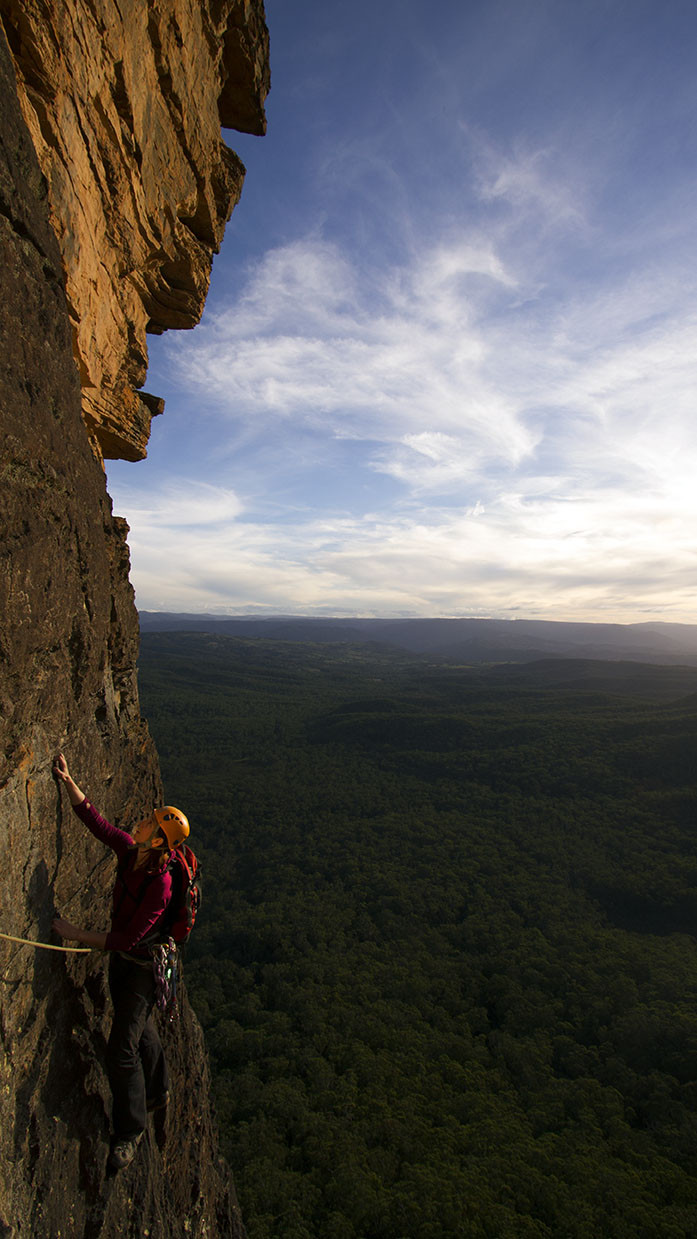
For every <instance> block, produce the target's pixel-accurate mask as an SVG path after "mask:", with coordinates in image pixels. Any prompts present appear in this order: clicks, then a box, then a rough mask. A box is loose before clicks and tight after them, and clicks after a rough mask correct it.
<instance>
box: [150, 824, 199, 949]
mask: <svg viewBox="0 0 697 1239" xmlns="http://www.w3.org/2000/svg"><path fill="white" fill-rule="evenodd" d="M169 872H170V874H171V877H172V898H171V899H170V901H169V904H168V905H167V909H166V911H165V914H164V917H163V920H162V924H161V926H160V928H159V933H158V936H159V937H164V938H174V941H175V942H176V944H177V946H181V945H182V943H184V942H186V940H187V938H188V937H189V934H190V933H191V931H192V929H193V927H194V924H195V922H196V917H197V916H198V912H199V908H200V907H201V869H200V867H199V863H198V861H197V859H196V857H195V855H194V853H193V852H192V851H191V848H190V847H189V846H188V844H186V843H181V844H180V845H179V847H176V848H174V849H173V851H172V854H171V856H170V861H169Z"/></svg>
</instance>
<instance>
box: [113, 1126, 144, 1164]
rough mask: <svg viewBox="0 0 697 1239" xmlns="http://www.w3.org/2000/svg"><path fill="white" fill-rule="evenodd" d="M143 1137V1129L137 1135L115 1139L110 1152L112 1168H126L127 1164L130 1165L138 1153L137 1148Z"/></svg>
mask: <svg viewBox="0 0 697 1239" xmlns="http://www.w3.org/2000/svg"><path fill="white" fill-rule="evenodd" d="M142 1139H143V1133H142V1131H139V1132H138V1133H137V1135H135V1136H128V1137H126V1138H125V1139H122V1140H116V1141H114V1144H113V1145H112V1146H111V1153H110V1154H109V1165H110V1167H111V1169H112V1170H125V1169H126V1166H130V1164H131V1162H132V1161H133V1158H134V1157H135V1155H136V1149H137V1148H138V1145H139V1144H140V1142H141V1140H142Z"/></svg>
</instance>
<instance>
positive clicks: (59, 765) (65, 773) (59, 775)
mask: <svg viewBox="0 0 697 1239" xmlns="http://www.w3.org/2000/svg"><path fill="white" fill-rule="evenodd" d="M53 777H54V779H59V780H60V781H61V783H66V782H67V780H68V779H69V778H70V771H69V770H68V763H67V761H66V760H65V758H64V756H63V754H62V753H59V754H58V756H57V757H54V759H53Z"/></svg>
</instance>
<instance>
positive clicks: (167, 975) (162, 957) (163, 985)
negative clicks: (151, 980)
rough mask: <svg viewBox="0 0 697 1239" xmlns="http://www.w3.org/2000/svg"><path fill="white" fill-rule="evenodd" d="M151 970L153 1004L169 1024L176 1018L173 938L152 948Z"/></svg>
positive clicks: (176, 977) (175, 976) (176, 961)
mask: <svg viewBox="0 0 697 1239" xmlns="http://www.w3.org/2000/svg"><path fill="white" fill-rule="evenodd" d="M152 969H153V972H154V974H155V1002H156V1004H157V1009H158V1011H161V1012H162V1014H163V1015H165V1014H166V1015H167V1016H168V1019H169V1022H170V1024H171V1023H173V1022H174V1020H175V1019H176V1016H177V980H178V976H179V957H178V955H177V946H176V943H175V941H174V938H168V939H167V941H166V942H158V943H157V945H156V946H154V947H152Z"/></svg>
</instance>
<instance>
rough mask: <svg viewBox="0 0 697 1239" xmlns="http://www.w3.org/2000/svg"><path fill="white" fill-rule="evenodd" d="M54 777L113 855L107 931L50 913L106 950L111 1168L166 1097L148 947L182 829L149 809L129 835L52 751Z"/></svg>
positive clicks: (130, 1150) (131, 1153)
mask: <svg viewBox="0 0 697 1239" xmlns="http://www.w3.org/2000/svg"><path fill="white" fill-rule="evenodd" d="M53 774H54V778H55V779H56V780H57V781H58V782H59V783H62V784H63V786H64V787H65V789H66V791H67V793H68V796H69V798H70V803H71V805H72V806H73V810H74V811H75V813H76V814H77V816H78V817H79V818H80V820H81V821H82V822H83V823H84V825H85V826H86V827H87V829H88V830H90V831H91V832H92V834H93V835H95V837H96V838H97V839H99V840H100V841H101V842H102V843H105V844H106V845H107V847H110V848H111V849H112V851H114V852H115V853H116V856H117V857H118V862H119V863H118V871H117V877H116V884H115V886H114V894H113V901H112V914H111V929H110V930H109V931H108V932H99V931H97V930H91V929H79V928H78V927H77V926H75V925H72V924H71V923H70V921H66V920H64V919H63V918H62V917H60V916H59V917H56V919H55V920H54V922H53V928H54V929H55V931H56V933H58V934H59V935H60V936H61V937H62V938H67V939H69V940H71V941H76V942H82V943H84V945H85V946H91V947H97V948H99V949H100V950H106V951H109V952H111V958H110V962H109V989H110V992H111V998H112V1002H113V1005H114V1019H113V1023H112V1027H111V1035H110V1037H109V1042H108V1046H107V1070H108V1075H109V1083H110V1085H111V1092H112V1101H113V1106H112V1117H113V1128H114V1135H113V1139H112V1144H111V1151H110V1154H109V1165H110V1167H111V1168H112V1169H113V1170H122V1169H123V1168H124V1167H125V1166H128V1165H129V1164H130V1162H132V1161H133V1158H134V1157H135V1154H136V1150H137V1148H138V1145H139V1143H140V1140H141V1138H142V1135H143V1132H144V1130H145V1125H146V1122H147V1115H148V1112H150V1111H155V1110H161V1109H163V1108H164V1107H165V1106H166V1105H167V1104H168V1102H169V1075H168V1071H167V1062H166V1060H165V1055H164V1051H163V1049H162V1044H161V1042H160V1038H159V1036H158V1032H157V1029H156V1027H155V1023H154V1020H153V1019H152V1009H153V1006H154V1003H155V997H156V987H155V975H154V970H153V962H152V958H151V953H150V950H149V945H150V944H151V943H154V942H157V941H158V924H160V923H161V922H162V918H163V916H164V914H165V911H166V909H167V905H168V903H169V901H170V898H171V896H172V879H171V876H170V873H169V870H168V863H169V859H170V854H171V849H172V848H175V847H177V846H178V845H179V844H180V843H181V842H182V841H183V840H184V839H185V838H186V837H187V835H188V834H189V823H188V821H187V819H186V817H185V815H184V814H183V813H181V812H180V811H179V809H175V808H172V807H171V806H166V807H165V808H162V809H156V810H155V811H154V812H153V813H152V814H151V815H150V817H148V818H145V820H144V821H142V822H139V823H138V825H137V826H136V827H135V829H134V830H133V833H132V835H130V834H127V833H126V831H124V830H119V829H117V827H116V826H112V825H111V824H110V823H109V822H107V821H106V820H105V819H104V818H103V817H102V816H101V815H100V814H99V813H98V812H97V810H96V809H95V807H94V805H93V804H91V803H90V801H89V800H87V798H86V797H85V794H84V792H82V791H81V790H80V788H79V787H78V786H77V783H76V782H75V780H74V779H73V778H72V777H71V774H70V771H69V770H68V763H67V761H66V759H65V757H64V756H63V754H62V753H59V754H58V756H57V757H56V759H55V761H54V764H53Z"/></svg>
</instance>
